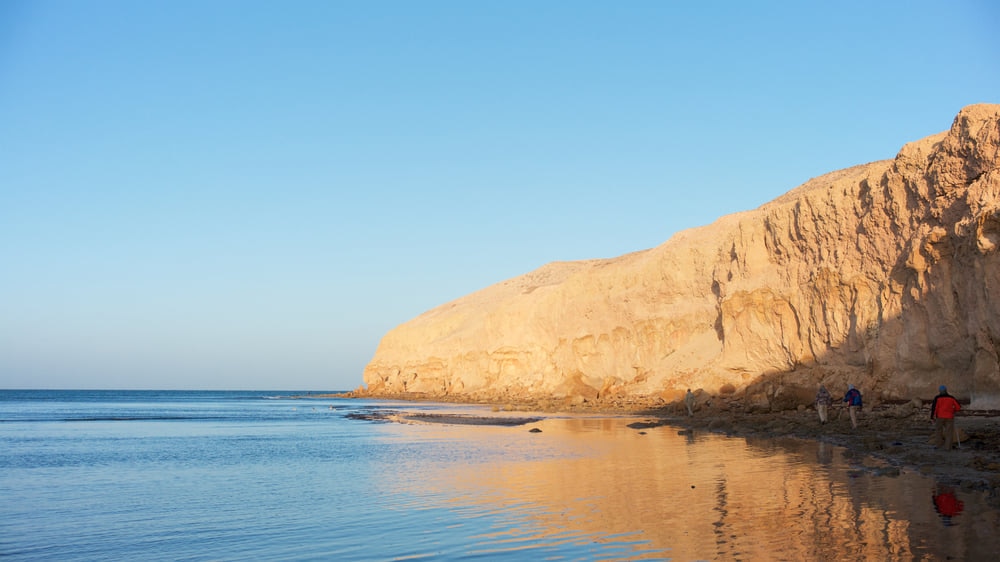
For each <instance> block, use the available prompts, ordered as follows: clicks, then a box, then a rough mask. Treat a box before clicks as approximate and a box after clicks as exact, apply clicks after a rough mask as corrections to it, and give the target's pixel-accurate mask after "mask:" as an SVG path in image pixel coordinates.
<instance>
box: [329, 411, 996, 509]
mask: <svg viewBox="0 0 1000 562" xmlns="http://www.w3.org/2000/svg"><path fill="white" fill-rule="evenodd" d="M339 397H342V398H373V397H367V396H365V397H362V396H355V395H354V394H353V393H349V394H347V395H339ZM391 398H392V399H394V400H404V401H411V402H427V401H432V402H445V403H454V402H467V403H476V404H480V405H491V404H490V403H488V402H484V401H464V400H463V401H450V400H447V399H441V398H433V399H432V398H430V397H421V396H393V397H391ZM918 404H919V405H918ZM492 406H493V410H494V411H495V412H497V415H496V416H467V415H456V414H426V413H421V414H412V413H407V414H405V415H400V416H399V417H398V418H396V419H386V420H385V421H396V422H403V423H461V424H466V425H509V426H518V425H524V424H528V423H531V422H533V421H537V420H538V419H541V417H540V416H535V415H532V414H533V413H550V414H551V413H567V414H588V415H599V414H608V415H629V416H633V417H636V418H637V420H636V422H634V423H632V424H630V427H632V428H633V429H635V430H636V431H643V430H645V429H648V428H652V427H659V426H664V425H669V426H673V427H677V428H678V429H682V430H693V431H708V432H713V433H720V434H724V435H728V436H733V437H751V436H752V437H765V438H766V437H796V438H801V439H811V440H817V441H823V442H826V443H830V444H833V445H838V446H841V447H844V448H846V449H847V450H848V451H849V452H850V454H867V455H871V456H873V457H876V458H880V459H882V460H884V461H886V462H888V463H889V464H891V465H892V466H895V467H900V468H907V469H911V470H915V471H918V472H920V473H922V474H925V475H927V476H929V477H933V478H934V479H935V480H937V481H938V482H941V483H943V484H949V485H953V486H958V487H961V488H962V489H965V490H978V491H981V492H982V493H983V494H984V496H985V497H986V498H987V501H988V502H989V503H990V505H992V506H993V507H995V508H997V509H1000V412H998V411H992V410H991V411H964V412H960V413H959V415H958V417H957V418H956V425H957V427H958V428H959V429H960V430H961V432H962V437H963V440H962V442H961V443H960V444H959V445H958V446H956V447H955V448H953V449H952V450H951V451H945V450H940V449H936V448H934V446H933V445H931V444H930V442H929V438H930V436H931V433H932V431H933V427H934V425H933V423H932V421H931V419H930V407H929V405H928V404H920V403H919V401H916V402H907V403H904V404H879V405H876V406H874V407H873V406H867V407H866V408H865V410H864V412H863V413H862V414H861V416H860V418H859V424H858V425H859V426H858V429H856V430H855V429H852V428H851V422H850V419H849V418H848V416H847V411H846V408H844V407H839V406H837V405H835V406H834V407H832V408H831V412H830V416H829V420H830V421H829V423H827V424H820V422H819V419H818V416H817V415H816V412H815V410H814V409H812V408H804V407H800V408H799V409H798V410H789V411H782V412H766V413H748V412H745V411H742V409H741V408H740V407H739V406H738V405H737V404H735V403H729V404H727V403H722V402H719V401H716V402H715V406H714V407H710V405H706V404H701V405H699V407H698V408H697V409H696V411H695V414H694V416H687V415H686V411H684V408H683V406H682V405H680V404H650V403H643V402H642V401H637V402H635V403H631V404H621V403H618V404H613V405H610V406H609V405H601V404H594V403H584V404H574V405H565V404H564V405H561V407H560V406H553V405H552V404H551V403H548V402H541V403H539V402H524V403H507V404H503V405H498V404H492ZM515 412H516V413H523V414H525V415H523V416H512V413H515Z"/></svg>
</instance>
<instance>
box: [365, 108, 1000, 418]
mask: <svg viewBox="0 0 1000 562" xmlns="http://www.w3.org/2000/svg"><path fill="white" fill-rule="evenodd" d="M998 161H1000V105H974V106H969V107H966V108H964V109H963V110H962V111H961V112H960V113H959V114H958V116H957V117H956V118H955V120H954V123H953V124H952V127H951V129H950V130H949V131H948V132H946V133H941V134H938V135H934V136H932V137H928V138H925V139H923V140H919V141H916V142H913V143H910V144H908V145H906V146H904V147H903V148H902V150H900V152H899V154H898V155H897V156H896V158H895V159H893V160H886V161H880V162H873V163H870V164H864V165H861V166H856V167H853V168H849V169H846V170H840V171H837V172H833V173H830V174H827V175H825V176H821V177H818V178H815V179H812V180H810V181H809V182H806V183H805V184H803V185H802V186H799V187H798V188H796V189H794V190H792V191H790V192H789V193H787V194H785V195H784V196H782V197H779V198H778V199H776V200H774V201H772V202H770V203H767V204H765V205H763V206H761V207H760V208H758V209H755V210H752V211H747V212H743V213H737V214H734V215H729V216H725V217H722V218H720V219H719V220H717V221H716V222H714V223H713V224H711V225H708V226H705V227H701V228H696V229H691V230H687V231H683V232H680V233H678V234H676V235H675V236H673V237H672V238H671V239H670V240H668V241H667V242H665V243H663V244H662V245H660V246H658V247H656V248H652V249H649V250H645V251H640V252H635V253H632V254H627V255H624V256H620V257H617V258H613V259H605V260H590V261H580V262H561V263H560V262H557V263H551V264H548V265H546V266H544V267H542V268H540V269H538V270H536V271H533V272H531V273H528V274H526V275H523V276H521V277H517V278H514V279H510V280H507V281H503V282H501V283H499V284H497V285H494V286H491V287H488V288H486V289H484V290H482V291H478V292H476V293H473V294H470V295H467V296H465V297H462V298H460V299H458V300H455V301H453V302H450V303H447V304H444V305H442V306H440V307H438V308H435V309H433V310H430V311H428V312H426V313H424V314H422V315H420V316H418V317H417V318H415V319H413V320H411V321H409V322H406V323H404V324H402V325H400V326H399V327H397V328H395V329H393V330H392V331H390V332H389V333H388V334H386V335H385V337H384V338H383V340H382V342H381V343H380V345H379V347H378V350H377V351H376V353H375V356H374V358H373V359H372V361H371V363H370V364H369V365H368V366H367V367H366V369H365V372H364V382H365V384H366V385H367V388H360V389H359V391H358V392H359V393H363V394H367V395H374V396H379V395H390V394H399V393H404V392H406V393H422V394H426V395H430V396H437V397H458V396H464V397H480V398H487V399H492V400H511V399H524V398H542V397H545V398H554V399H566V400H576V401H599V400H614V399H621V398H623V397H626V398H627V397H635V396H646V397H660V398H663V399H666V400H673V399H675V398H676V397H678V396H679V395H680V394H681V393H683V392H684V391H685V389H687V388H692V389H704V391H705V392H707V393H708V394H709V395H711V394H716V393H718V392H720V391H721V392H724V393H733V392H736V393H742V395H744V396H746V398H747V400H748V403H752V402H754V401H757V402H760V401H763V403H764V404H766V405H767V406H768V407H771V408H778V407H781V404H782V402H783V401H787V402H788V403H789V404H792V403H795V402H802V401H811V397H812V393H813V392H814V390H815V388H816V385H817V384H818V383H820V382H822V383H825V384H827V386H829V387H830V388H831V390H832V391H834V392H836V391H837V390H838V389H840V388H842V387H840V386H838V385H844V386H846V384H847V383H848V382H851V383H853V384H855V385H857V386H859V387H860V388H862V389H863V390H865V391H866V395H867V396H868V397H869V398H883V399H897V398H898V399H905V398H909V397H913V396H920V397H930V396H933V395H934V394H935V393H936V388H937V386H938V385H939V384H942V383H943V384H948V385H949V389H950V390H951V391H952V393H953V394H957V395H958V396H960V397H964V398H969V399H971V400H972V402H973V406H974V407H997V405H1000V253H998V248H1000V170H998Z"/></svg>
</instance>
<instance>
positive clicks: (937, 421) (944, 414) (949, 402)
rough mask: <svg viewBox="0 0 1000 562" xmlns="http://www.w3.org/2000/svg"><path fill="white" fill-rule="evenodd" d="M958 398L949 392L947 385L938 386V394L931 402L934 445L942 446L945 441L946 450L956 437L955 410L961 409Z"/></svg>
mask: <svg viewBox="0 0 1000 562" xmlns="http://www.w3.org/2000/svg"><path fill="white" fill-rule="evenodd" d="M961 409H962V407H961V406H959V405H958V400H955V397H954V396H952V395H950V394H948V388H947V387H945V385H943V384H942V385H941V386H939V387H938V395H937V396H935V397H934V401H933V402H931V419H932V420H934V446H935V447H939V446H941V442H942V441H944V448H945V450H946V451H950V450H951V446H952V441H953V440H954V439H955V412H957V411H959V410H961Z"/></svg>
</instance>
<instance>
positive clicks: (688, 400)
mask: <svg viewBox="0 0 1000 562" xmlns="http://www.w3.org/2000/svg"><path fill="white" fill-rule="evenodd" d="M684 405H685V406H686V407H687V411H688V417H691V416H693V415H694V394H692V393H691V389H690V388H689V389H688V391H687V394H685V395H684Z"/></svg>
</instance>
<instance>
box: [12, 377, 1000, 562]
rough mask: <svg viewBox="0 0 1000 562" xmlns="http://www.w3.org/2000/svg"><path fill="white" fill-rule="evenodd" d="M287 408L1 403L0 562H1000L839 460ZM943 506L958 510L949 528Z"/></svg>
mask: <svg viewBox="0 0 1000 562" xmlns="http://www.w3.org/2000/svg"><path fill="white" fill-rule="evenodd" d="M288 394H289V393H142V392H125V393H113V392H109V393H84V392H77V393H58V392H56V393H53V392H43V393H36V394H30V393H25V392H24V391H0V420H2V421H0V497H2V498H3V499H4V501H2V502H0V557H4V558H7V559H11V560H51V559H59V560H96V559H116V560H118V559H130V560H135V559H142V560H242V559H256V560H278V559H280V560H394V559H426V560H475V559H480V560H524V559H533V560H537V559H550V560H626V559H627V560H633V559H677V560H693V559H704V560H716V559H718V560H734V559H735V560H813V559H824V560H829V559H837V560H853V559H880V560H890V559H892V560H946V559H949V558H950V559H961V560H992V559H994V553H996V552H998V551H1000V543H998V539H997V537H998V536H1000V532H998V531H1000V522H998V517H997V513H996V512H994V511H993V510H991V509H989V508H988V507H987V506H986V505H985V502H983V500H982V498H981V497H980V496H979V495H978V494H976V493H968V492H965V491H963V490H951V491H949V490H947V489H945V488H944V487H941V486H937V485H936V484H935V483H934V482H933V481H932V480H929V479H927V478H925V477H923V476H921V475H919V474H914V473H908V472H906V471H903V473H902V474H900V475H899V476H888V475H882V474H881V472H880V470H879V467H880V466H881V465H880V464H879V463H877V462H875V461H871V460H868V461H865V462H861V461H854V460H852V459H850V458H849V457H847V456H845V455H844V454H843V451H842V450H840V449H838V448H835V447H832V446H829V445H824V444H819V443H812V442H801V441H793V440H786V441H775V440H758V441H754V440H746V439H730V438H726V437H723V436H718V435H713V434H697V435H693V436H691V435H679V434H678V430H677V429H673V428H669V427H656V428H651V429H646V430H636V429H631V428H629V427H627V425H628V424H629V423H631V422H634V421H635V420H634V419H631V418H626V417H622V418H599V417H562V416H549V417H547V418H546V419H543V420H541V421H539V422H536V423H531V424H528V425H523V426H514V427H503V426H472V425H462V424H458V425H451V424H438V423H435V424H416V425H408V424H397V423H378V422H371V421H362V420H356V419H349V418H347V417H345V416H346V415H347V414H350V413H357V412H366V411H377V410H406V411H417V410H420V411H428V412H448V413H467V412H474V413H478V414H479V415H490V416H491V415H497V414H493V413H491V412H489V411H488V409H480V408H470V407H467V406H454V405H436V404H398V403H396V404H394V403H389V402H379V401H360V400H331V399H301V400H296V399H291V398H288V397H287V395H288ZM278 395H282V396H286V397H283V398H275V396H278ZM267 396H270V398H268V397H267ZM331 407H332V408H333V409H331ZM531 428H538V429H541V430H542V431H541V432H539V433H531V432H529V429H531ZM949 493H950V494H952V495H948V494H949ZM935 496H937V499H938V503H939V505H940V508H943V509H945V510H948V509H951V510H952V511H954V510H955V509H957V508H956V507H955V505H954V504H953V505H952V506H951V507H949V506H948V501H947V500H950V499H951V498H954V500H956V501H960V502H962V506H961V511H959V512H958V513H955V514H953V515H952V516H950V517H947V518H946V517H943V516H942V515H941V514H940V513H939V512H938V509H939V508H936V507H935V501H934V499H935Z"/></svg>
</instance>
